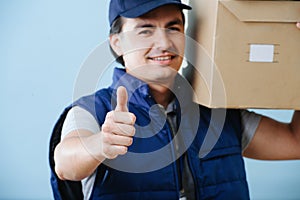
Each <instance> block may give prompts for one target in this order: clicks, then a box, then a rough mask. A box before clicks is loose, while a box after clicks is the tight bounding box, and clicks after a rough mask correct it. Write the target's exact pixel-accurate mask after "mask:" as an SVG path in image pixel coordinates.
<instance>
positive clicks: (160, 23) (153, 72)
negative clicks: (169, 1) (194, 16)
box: [118, 5, 185, 83]
mask: <svg viewBox="0 0 300 200" xmlns="http://www.w3.org/2000/svg"><path fill="white" fill-rule="evenodd" d="M123 20H124V24H123V27H122V33H121V34H119V36H118V42H119V43H118V44H119V46H120V51H119V52H120V54H121V55H123V59H124V62H125V67H126V70H127V72H128V73H129V74H132V75H134V76H135V77H137V78H140V79H141V80H144V81H146V82H160V83H165V82H168V81H171V80H172V79H173V78H174V75H175V74H176V72H177V71H178V70H179V68H180V66H181V63H182V60H183V54H184V47H185V38H184V24H183V19H182V13H181V10H180V9H179V8H178V7H177V6H175V5H166V6H162V7H160V8H157V9H155V10H153V11H151V12H149V13H147V14H146V15H143V16H142V17H139V18H133V19H130V18H124V19H123Z"/></svg>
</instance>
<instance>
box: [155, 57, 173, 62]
mask: <svg viewBox="0 0 300 200" xmlns="http://www.w3.org/2000/svg"><path fill="white" fill-rule="evenodd" d="M174 57H175V56H159V57H153V58H151V59H152V60H154V61H158V62H164V61H171V60H172V59H173V58H174Z"/></svg>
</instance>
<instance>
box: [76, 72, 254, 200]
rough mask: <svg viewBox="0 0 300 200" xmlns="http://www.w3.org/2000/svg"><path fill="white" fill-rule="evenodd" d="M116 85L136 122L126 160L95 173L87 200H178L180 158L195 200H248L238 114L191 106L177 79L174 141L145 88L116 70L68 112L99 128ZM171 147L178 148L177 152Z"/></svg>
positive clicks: (110, 162) (112, 104)
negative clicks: (85, 114) (76, 110)
mask: <svg viewBox="0 0 300 200" xmlns="http://www.w3.org/2000/svg"><path fill="white" fill-rule="evenodd" d="M119 85H124V86H125V87H126V88H127V91H128V94H129V105H128V106H129V111H130V112H132V113H134V114H135V115H136V118H137V119H136V124H135V126H136V135H135V137H134V140H133V144H132V145H131V146H130V147H129V149H128V153H127V154H125V155H124V156H118V157H117V158H116V159H114V160H106V161H105V162H104V163H103V164H101V165H100V166H99V167H98V169H97V174H96V180H95V183H94V188H93V192H92V196H91V199H105V200H109V199H143V200H144V199H151V200H153V199H164V200H165V199H174V200H178V199H179V191H180V185H181V180H179V177H180V176H179V175H178V172H179V171H178V169H180V170H181V169H182V165H181V163H183V157H184V156H186V160H187V166H188V167H189V171H190V173H191V175H192V177H193V180H192V181H193V184H194V188H195V193H194V196H195V199H249V192H248V186H247V181H246V174H245V169H244V161H243V157H242V155H241V151H242V150H241V122H240V112H239V111H238V110H224V109H209V108H206V107H203V106H199V105H197V104H194V103H192V101H191V98H192V90H191V89H186V87H185V85H186V84H185V80H184V79H183V78H182V77H180V76H179V77H177V78H176V85H175V87H174V89H173V92H174V94H175V96H176V115H177V121H178V124H179V128H178V132H177V134H176V135H175V136H174V135H172V132H171V128H170V124H168V123H166V116H165V115H164V113H163V112H162V111H161V109H160V108H159V107H158V106H156V103H155V100H154V99H153V98H152V97H151V94H150V92H149V88H148V86H147V84H145V83H144V82H142V81H140V80H138V79H136V78H134V77H132V76H130V75H128V74H127V73H125V71H124V70H122V69H115V72H114V81H113V84H112V86H111V87H109V88H107V89H102V90H99V91H98V92H96V93H95V94H93V95H90V96H87V97H83V98H81V99H79V100H78V101H76V102H75V103H74V104H73V105H72V106H75V105H76V106H81V107H83V108H84V109H86V110H88V111H89V112H90V113H92V114H93V115H94V116H95V118H96V119H97V121H98V123H99V124H100V125H101V124H103V122H104V119H105V116H106V113H107V112H109V111H111V110H112V109H114V108H115V102H116V98H115V92H116V88H117V87H118V86H119ZM157 127H159V128H157ZM175 144H180V145H179V147H178V145H177V149H176V150H175ZM178 152H179V153H178ZM183 153H184V156H182V155H183ZM175 160H177V161H175ZM178 165H180V166H178Z"/></svg>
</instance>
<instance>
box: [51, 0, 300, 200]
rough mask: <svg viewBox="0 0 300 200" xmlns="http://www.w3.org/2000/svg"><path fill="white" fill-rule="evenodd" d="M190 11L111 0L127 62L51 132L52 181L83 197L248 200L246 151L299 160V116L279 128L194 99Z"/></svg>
mask: <svg viewBox="0 0 300 200" xmlns="http://www.w3.org/2000/svg"><path fill="white" fill-rule="evenodd" d="M183 9H191V8H190V7H189V6H187V5H185V4H182V3H181V1H180V0H161V1H157V0H111V3H110V8H109V20H110V26H111V34H110V45H111V49H112V51H113V53H114V54H115V55H116V58H117V60H118V62H120V63H121V64H122V65H123V68H116V69H115V72H114V75H113V80H114V81H113V84H112V85H111V86H110V87H109V88H105V89H101V90H99V91H97V92H96V93H95V94H93V95H91V96H87V97H83V98H81V99H79V100H78V101H76V102H74V103H73V104H72V105H71V106H69V107H68V108H67V109H66V110H65V112H64V114H63V115H62V117H61V118H60V120H59V122H58V123H57V125H56V127H55V130H54V132H55V133H56V134H58V136H57V138H58V140H57V142H56V143H58V142H59V143H58V145H57V146H56V147H55V145H54V146H53V149H52V150H55V152H54V158H55V163H53V166H54V165H55V172H54V178H57V177H59V178H60V179H61V180H73V181H81V183H80V187H79V189H81V186H82V194H81V191H80V192H79V193H80V194H81V195H83V197H82V196H80V198H84V199H176V200H178V199H249V192H248V186H247V180H246V174H245V169H244V162H243V155H244V156H247V157H250V158H257V159H276V160H278V159H299V158H300V114H299V112H295V114H294V117H293V120H292V122H291V123H290V124H282V123H279V122H276V121H274V120H272V119H269V118H267V117H263V116H260V115H257V114H255V113H250V112H248V111H246V110H224V109H209V108H206V107H204V106H200V105H196V104H195V103H193V101H192V92H191V89H190V87H189V85H188V84H187V82H185V81H184V79H183V78H182V77H181V76H180V75H178V73H177V72H178V70H179V68H180V66H181V64H182V61H183V57H184V56H183V55H184V49H185V36H184V24H185V19H184V15H183V12H182V10H183ZM299 34H300V33H299ZM60 134H61V135H62V136H61V138H60ZM210 136H212V137H210ZM207 138H210V139H207ZM212 138H213V139H212ZM203 146H205V147H208V148H205V149H204V150H203ZM203 152H205V153H203ZM54 180H55V179H54ZM61 180H57V181H58V182H55V181H54V182H53V187H54V194H55V195H56V198H57V199H60V198H64V197H65V196H64V195H65V194H63V192H62V191H61V190H59V189H57V188H56V187H59V186H60V187H62V184H63V183H66V182H64V181H61ZM55 188H56V189H55Z"/></svg>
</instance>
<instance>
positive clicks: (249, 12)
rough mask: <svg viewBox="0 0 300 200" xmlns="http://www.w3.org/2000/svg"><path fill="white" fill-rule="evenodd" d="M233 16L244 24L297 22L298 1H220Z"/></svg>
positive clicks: (299, 11) (298, 15) (298, 17)
mask: <svg viewBox="0 0 300 200" xmlns="http://www.w3.org/2000/svg"><path fill="white" fill-rule="evenodd" d="M220 3H221V4H222V5H224V6H225V7H226V8H227V9H228V10H229V11H230V12H231V13H232V14H233V15H235V16H236V17H237V18H238V19H239V20H240V21H244V22H298V21H300V1H298V2H296V1H293V2H291V1H228V0H220Z"/></svg>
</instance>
